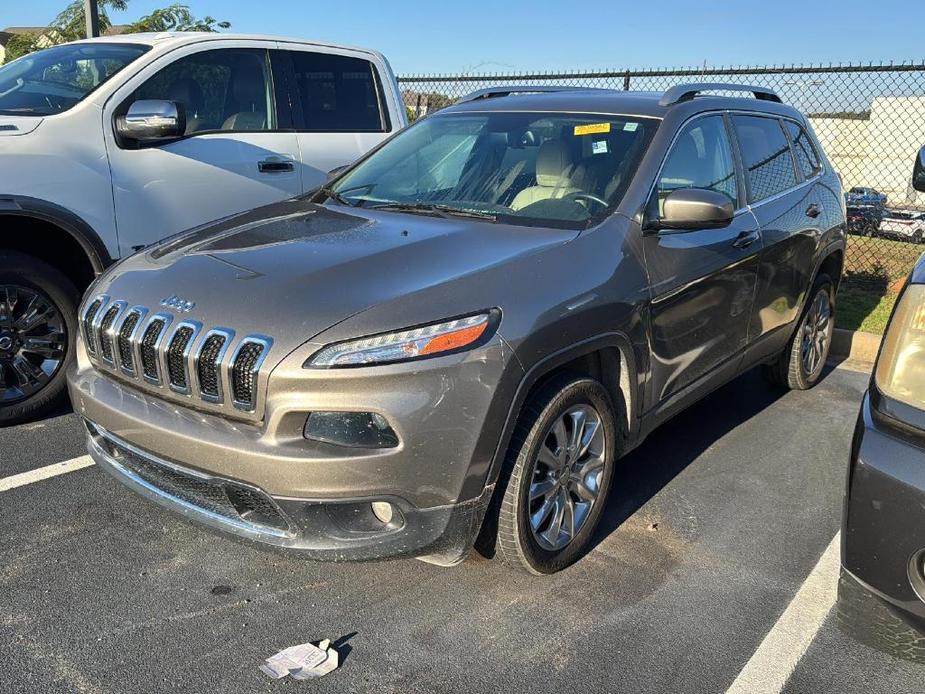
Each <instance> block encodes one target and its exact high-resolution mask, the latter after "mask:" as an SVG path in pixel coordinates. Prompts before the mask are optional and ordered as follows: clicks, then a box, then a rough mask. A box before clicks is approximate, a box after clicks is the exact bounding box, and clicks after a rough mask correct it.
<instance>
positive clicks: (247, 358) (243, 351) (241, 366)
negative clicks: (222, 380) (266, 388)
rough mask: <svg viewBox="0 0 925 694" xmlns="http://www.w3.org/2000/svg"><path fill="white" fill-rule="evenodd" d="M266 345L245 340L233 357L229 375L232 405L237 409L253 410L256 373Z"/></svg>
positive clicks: (256, 341) (253, 340)
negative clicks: (232, 396) (232, 398)
mask: <svg viewBox="0 0 925 694" xmlns="http://www.w3.org/2000/svg"><path fill="white" fill-rule="evenodd" d="M266 347H267V345H266V343H264V342H263V341H260V340H255V339H251V338H247V339H245V340H242V341H241V344H240V345H239V346H238V350H237V352H236V354H235V356H234V362H233V363H232V374H231V390H232V394H233V395H234V404H235V406H236V407H238V408H239V409H243V410H253V409H254V393H255V391H256V389H257V371H258V369H259V368H260V364H261V362H262V361H263V353H264V351H265V350H266Z"/></svg>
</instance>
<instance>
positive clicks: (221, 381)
mask: <svg viewBox="0 0 925 694" xmlns="http://www.w3.org/2000/svg"><path fill="white" fill-rule="evenodd" d="M213 335H221V336H223V337H224V338H225V342H224V344H222V347H221V349H219V350H218V354H216V355H215V359H214V360H213V364H212V367H213V368H214V369H216V371H217V374H216V386H217V390H218V394H217V395H209V394H208V393H203V392H202V384H201V383H200V382H199V362H200V358H201V357H202V348H203V347H205V345H206V342H207V341H208V340H209V338H210V337H212V336H213ZM232 341H234V330H232V329H231V328H212V329H211V330H209V331H208V332H207V333H205V334H204V335H203V336H202V340H201V341H200V343H199V349H197V350H196V356H195V357H194V359H193V371H194V373H195V374H196V391H197V392H198V393H199V397H200V398H202V399H203V400H204V401H205V402H211V403H213V404H215V405H220V404H222V402H223V401H224V399H225V393H226V392H229V391H227V390H226V388H225V376H226V371H227V364H225V355H226V354H227V353H228V350H229V349H230V348H231V343H232Z"/></svg>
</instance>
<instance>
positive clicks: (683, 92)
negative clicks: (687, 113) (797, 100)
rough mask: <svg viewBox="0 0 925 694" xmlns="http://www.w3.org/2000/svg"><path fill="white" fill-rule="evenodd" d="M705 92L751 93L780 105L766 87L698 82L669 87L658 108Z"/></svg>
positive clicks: (757, 97) (773, 93) (778, 99)
mask: <svg viewBox="0 0 925 694" xmlns="http://www.w3.org/2000/svg"><path fill="white" fill-rule="evenodd" d="M707 91H710V92H712V91H727V92H751V93H752V94H754V95H755V98H756V99H760V100H761V101H775V102H777V103H778V104H779V103H782V102H781V100H780V97H779V96H778V95H777V93H776V92H775V91H774V90H772V89H768V88H767V87H755V86H753V85H750V84H722V83H720V82H700V83H698V84H678V85H675V86H674V87H671V88H670V89H669V90H667V91H666V92H665V93H664V94H662V98H661V99H659V100H658V105H659V106H671V105H672V104H678V103H681V102H682V101H690V100H691V99H693V98H694V97H695V96H697V95H698V94H700V93H701V92H707Z"/></svg>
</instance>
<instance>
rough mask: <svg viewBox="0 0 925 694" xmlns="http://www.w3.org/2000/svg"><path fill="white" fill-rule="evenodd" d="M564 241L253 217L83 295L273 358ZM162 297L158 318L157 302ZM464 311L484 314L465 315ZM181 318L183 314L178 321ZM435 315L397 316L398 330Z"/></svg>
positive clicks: (359, 213) (551, 232)
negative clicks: (409, 297) (183, 323)
mask: <svg viewBox="0 0 925 694" xmlns="http://www.w3.org/2000/svg"><path fill="white" fill-rule="evenodd" d="M576 235H577V232H575V231H565V230H557V229H546V228H542V229H541V228H531V227H523V226H509V225H503V224H492V223H488V222H483V221H478V220H468V219H461V218H432V217H425V216H421V215H411V214H404V213H397V212H386V211H375V210H360V209H356V208H346V207H340V206H337V207H325V206H320V205H317V204H314V203H310V202H308V201H305V200H289V201H286V202H282V203H278V204H275V205H271V206H269V207H264V208H260V209H258V210H254V211H252V212H248V213H245V214H243V215H238V216H235V217H232V218H229V219H227V220H224V221H221V222H218V223H216V224H213V225H211V226H206V227H203V228H200V229H198V230H194V231H192V232H189V233H187V234H182V235H180V236H178V237H174V238H173V239H169V240H167V241H165V242H162V243H161V244H159V245H158V246H155V247H153V248H152V249H149V250H148V251H144V252H142V253H139V254H136V255H135V256H132V257H131V258H128V259H127V260H125V261H123V262H121V263H119V264H118V265H117V266H115V267H114V268H113V269H112V270H110V272H108V273H107V274H106V275H105V276H104V277H103V278H101V281H100V282H98V283H97V285H96V287H95V288H94V294H103V293H105V294H108V295H110V296H111V297H112V298H113V299H123V300H125V301H127V302H129V305H133V304H139V305H142V306H147V307H149V308H151V309H152V310H161V311H168V312H173V313H175V314H177V311H178V308H177V307H178V306H179V310H180V311H181V312H180V313H178V314H177V318H183V319H191V320H196V321H200V322H201V323H202V324H203V327H204V328H205V329H208V328H211V327H217V326H221V327H227V328H231V329H233V330H234V331H236V333H237V334H238V335H239V336H244V335H248V334H262V335H268V336H270V337H272V338H273V341H274V344H273V348H272V352H273V353H274V354H275V357H276V358H277V359H281V358H282V357H284V356H285V355H286V354H288V353H289V352H291V351H292V350H293V349H295V348H296V347H298V346H299V345H301V344H303V343H305V342H306V341H308V340H310V339H312V338H313V337H315V336H316V335H318V334H319V333H321V332H323V331H324V330H326V329H327V328H329V327H331V326H332V325H335V324H336V323H339V322H341V321H343V320H345V319H346V318H349V317H350V316H353V315H355V314H357V313H359V312H361V311H364V310H366V309H368V308H370V307H372V306H375V305H376V304H379V303H382V302H387V301H390V300H392V299H395V298H397V297H400V296H402V295H405V294H410V293H412V292H417V291H420V290H422V289H427V288H429V287H434V288H436V287H439V286H440V285H444V284H446V283H448V282H452V281H453V280H455V279H458V278H460V277H462V276H465V275H468V274H471V273H475V272H479V271H480V270H483V269H485V268H488V267H490V266H493V265H497V264H501V263H505V262H509V261H510V260H512V259H513V258H516V257H519V256H523V255H525V254H529V253H533V252H536V251H538V250H540V249H543V248H546V247H549V246H553V245H557V244H562V243H565V242H567V241H569V240H571V239H572V238H574V237H575V236H576ZM170 297H174V301H172V302H167V303H168V304H171V305H170V306H168V307H165V306H164V305H162V302H163V301H164V300H166V299H168V298H170ZM472 308H473V309H478V308H485V307H483V306H473V307H472ZM183 309H188V310H183ZM442 317H443V316H432V315H428V314H427V307H426V306H422V309H421V314H420V315H408V316H405V317H404V319H403V320H402V321H401V323H402V324H401V325H395V326H383V329H390V328H395V329H398V328H402V327H407V326H409V325H414V324H418V323H421V322H425V321H429V320H438V319H440V318H442Z"/></svg>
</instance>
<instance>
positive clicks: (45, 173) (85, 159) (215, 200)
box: [0, 33, 406, 425]
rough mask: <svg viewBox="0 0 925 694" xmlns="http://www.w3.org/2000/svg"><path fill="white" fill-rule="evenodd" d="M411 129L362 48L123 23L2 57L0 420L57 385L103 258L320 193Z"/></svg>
mask: <svg viewBox="0 0 925 694" xmlns="http://www.w3.org/2000/svg"><path fill="white" fill-rule="evenodd" d="M405 125H406V114H405V108H404V106H403V104H402V101H401V98H400V95H399V92H398V86H397V83H396V81H395V77H394V76H393V74H392V70H391V68H390V67H389V64H388V62H387V61H386V59H385V58H384V57H383V56H382V55H380V54H379V53H377V52H375V51H370V50H366V49H355V48H345V47H340V46H334V45H331V44H321V43H311V42H305V41H298V40H290V39H278V38H272V37H264V36H247V35H233V34H201V33H175V34H170V33H165V34H133V35H121V36H118V37H107V38H100V39H93V40H90V41H80V42H76V43H71V44H66V45H63V46H58V47H55V48H49V49H47V50H43V51H39V52H36V53H32V54H30V55H28V56H25V57H23V58H20V59H19V60H17V61H14V62H12V63H10V64H8V65H4V66H3V67H0V227H2V229H3V235H2V238H0V335H5V336H7V337H9V338H10V340H12V343H11V344H12V345H13V347H12V348H9V349H6V350H0V425H2V424H10V423H13V422H17V421H21V420H24V419H26V418H28V417H30V416H35V415H38V414H40V413H41V412H43V411H44V410H46V409H47V408H48V407H50V406H52V405H53V404H54V403H55V402H56V401H57V400H58V398H59V397H60V396H62V395H63V394H64V387H65V384H64V370H65V368H66V366H67V365H68V364H69V363H70V362H71V360H72V358H73V350H74V339H75V336H76V333H77V321H76V311H77V302H78V300H79V297H80V293H81V292H82V291H83V290H84V289H85V288H86V287H87V286H88V285H89V284H90V281H91V280H92V279H93V278H94V277H95V276H96V275H97V274H99V273H100V272H102V271H103V269H105V268H106V267H107V266H108V265H109V264H110V263H111V262H112V261H113V260H114V259H116V258H120V257H122V256H125V255H129V254H131V253H133V252H134V251H136V250H138V249H140V248H143V247H145V246H147V245H149V244H151V243H153V242H155V241H157V240H159V239H162V238H164V237H165V236H169V235H171V234H175V233H177V232H179V231H183V230H185V229H188V228H191V227H194V226H197V225H200V224H203V223H205V222H209V221H212V220H214V219H217V218H220V217H226V216H228V215H229V214H234V213H236V212H241V211H244V210H248V209H251V208H254V207H258V206H260V205H265V204H267V203H271V202H275V201H278V200H282V199H285V198H290V197H293V196H295V195H300V194H302V193H304V192H305V191H308V190H312V189H313V188H317V187H318V186H319V185H321V184H322V183H323V182H324V181H325V180H326V178H327V175H328V171H329V170H331V169H335V168H337V167H341V166H343V165H345V164H348V163H350V162H352V161H354V160H355V159H356V158H357V157H359V156H360V155H362V154H364V153H365V152H366V151H367V150H369V149H371V148H372V147H374V146H376V145H377V144H379V143H380V142H382V140H384V139H385V138H386V137H388V136H389V134H391V133H393V132H395V131H397V130H399V129H401V128H403V127H404V126H405ZM0 339H3V338H0Z"/></svg>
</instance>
